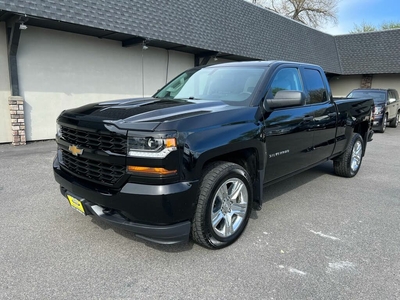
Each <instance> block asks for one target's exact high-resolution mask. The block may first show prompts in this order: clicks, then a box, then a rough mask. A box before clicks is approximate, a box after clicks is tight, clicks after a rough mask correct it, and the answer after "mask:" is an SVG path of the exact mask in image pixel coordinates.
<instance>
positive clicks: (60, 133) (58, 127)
mask: <svg viewBox="0 0 400 300" xmlns="http://www.w3.org/2000/svg"><path fill="white" fill-rule="evenodd" d="M56 128H57V136H58V137H60V138H62V130H61V125H60V124H58V123H56Z"/></svg>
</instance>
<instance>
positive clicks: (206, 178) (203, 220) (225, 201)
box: [192, 162, 253, 249]
mask: <svg viewBox="0 0 400 300" xmlns="http://www.w3.org/2000/svg"><path fill="white" fill-rule="evenodd" d="M250 182H251V180H250V176H249V174H248V173H247V171H246V170H245V169H244V168H242V167H241V166H239V165H237V164H234V163H230V162H215V163H212V164H211V165H209V166H208V167H207V168H206V169H205V171H204V175H203V177H202V180H201V184H200V189H199V196H198V203H197V208H196V213H195V216H194V219H193V224H192V237H193V240H194V241H195V242H197V243H198V244H200V245H201V246H204V247H206V248H212V249H220V248H223V247H226V246H228V245H230V244H232V243H233V242H235V241H236V240H237V239H238V238H239V236H240V235H241V234H242V233H243V231H244V229H245V227H246V225H247V223H248V220H249V217H250V213H251V207H252V199H253V193H252V185H251V183H250Z"/></svg>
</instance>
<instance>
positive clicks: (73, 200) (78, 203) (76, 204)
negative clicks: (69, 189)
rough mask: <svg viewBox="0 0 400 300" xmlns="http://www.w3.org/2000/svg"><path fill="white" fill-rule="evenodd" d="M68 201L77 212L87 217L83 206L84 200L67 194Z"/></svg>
mask: <svg viewBox="0 0 400 300" xmlns="http://www.w3.org/2000/svg"><path fill="white" fill-rule="evenodd" d="M67 199H68V202H69V204H70V205H71V207H72V208H73V209H75V210H77V211H78V212H80V213H81V214H83V215H84V216H85V215H87V213H86V211H85V207H84V206H83V201H84V199H82V198H80V197H77V196H72V195H71V194H67Z"/></svg>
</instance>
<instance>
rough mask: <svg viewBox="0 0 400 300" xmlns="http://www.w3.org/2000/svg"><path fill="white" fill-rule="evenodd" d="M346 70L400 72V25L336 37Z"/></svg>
mask: <svg viewBox="0 0 400 300" xmlns="http://www.w3.org/2000/svg"><path fill="white" fill-rule="evenodd" d="M335 39H336V43H337V48H338V52H339V57H340V61H341V64H342V73H343V74H348V75H350V74H379V73H400V48H399V42H400V29H396V30H386V31H376V32H366V33H360V34H348V35H339V36H336V37H335Z"/></svg>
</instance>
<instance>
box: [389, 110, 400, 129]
mask: <svg viewBox="0 0 400 300" xmlns="http://www.w3.org/2000/svg"><path fill="white" fill-rule="evenodd" d="M399 118H400V114H399V113H397V114H396V117H395V118H394V119H393V120H392V121H390V127H393V128H396V127H397V126H398V125H399Z"/></svg>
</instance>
